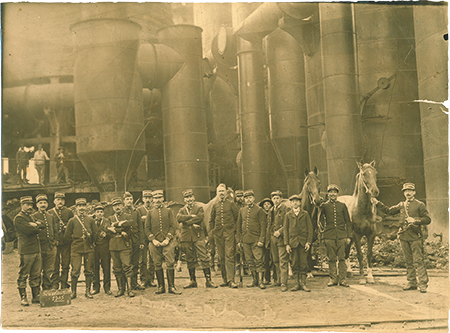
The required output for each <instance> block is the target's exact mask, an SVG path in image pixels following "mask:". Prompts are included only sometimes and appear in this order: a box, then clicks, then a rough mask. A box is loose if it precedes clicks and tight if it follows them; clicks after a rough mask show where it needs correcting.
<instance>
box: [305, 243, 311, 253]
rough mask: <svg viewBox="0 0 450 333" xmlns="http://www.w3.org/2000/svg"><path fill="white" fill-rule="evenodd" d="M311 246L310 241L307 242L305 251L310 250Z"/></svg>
mask: <svg viewBox="0 0 450 333" xmlns="http://www.w3.org/2000/svg"><path fill="white" fill-rule="evenodd" d="M310 247H311V245H310V244H309V243H306V244H305V251H308V250H309V248H310Z"/></svg>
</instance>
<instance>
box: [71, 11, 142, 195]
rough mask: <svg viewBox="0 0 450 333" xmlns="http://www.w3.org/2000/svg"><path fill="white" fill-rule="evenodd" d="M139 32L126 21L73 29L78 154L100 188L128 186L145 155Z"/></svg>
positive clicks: (86, 24)
mask: <svg viewBox="0 0 450 333" xmlns="http://www.w3.org/2000/svg"><path fill="white" fill-rule="evenodd" d="M140 30H141V28H140V26H139V25H138V24H137V23H134V22H132V21H129V20H122V19H93V20H88V21H81V22H79V23H77V24H75V25H74V26H73V27H72V32H73V34H74V36H75V51H76V60H75V66H74V101H75V122H76V135H77V155H78V157H79V159H80V160H81V162H82V163H83V165H84V167H85V168H86V170H87V172H88V173H89V175H90V177H91V178H92V180H93V182H94V183H95V184H96V186H97V187H98V189H99V190H100V192H120V191H124V190H126V187H127V182H128V181H129V180H130V178H131V176H132V173H133V171H134V170H135V169H136V167H137V166H138V165H139V163H140V161H141V159H142V157H143V156H144V154H145V140H144V135H141V134H142V132H143V129H144V115H143V111H142V108H143V105H142V104H143V102H142V82H141V76H140V74H139V71H138V68H139V67H138V57H137V55H138V47H139V34H140Z"/></svg>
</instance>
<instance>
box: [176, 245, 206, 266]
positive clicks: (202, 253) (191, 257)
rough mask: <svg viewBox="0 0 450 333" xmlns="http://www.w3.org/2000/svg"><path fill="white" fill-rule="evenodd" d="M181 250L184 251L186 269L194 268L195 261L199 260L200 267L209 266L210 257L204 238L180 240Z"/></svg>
mask: <svg viewBox="0 0 450 333" xmlns="http://www.w3.org/2000/svg"><path fill="white" fill-rule="evenodd" d="M181 250H182V251H183V252H184V253H186V261H187V267H188V269H195V267H196V266H197V262H200V266H201V267H202V269H205V268H210V267H211V257H210V255H209V252H208V250H207V249H206V243H205V240H198V241H196V242H181Z"/></svg>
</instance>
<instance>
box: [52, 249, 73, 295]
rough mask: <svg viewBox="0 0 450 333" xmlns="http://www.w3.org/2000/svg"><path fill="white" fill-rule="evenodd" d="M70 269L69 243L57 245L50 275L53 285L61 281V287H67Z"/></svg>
mask: <svg viewBox="0 0 450 333" xmlns="http://www.w3.org/2000/svg"><path fill="white" fill-rule="evenodd" d="M69 269H70V244H64V245H59V246H57V248H56V259H55V272H54V274H53V277H52V281H53V286H57V285H58V284H59V283H61V287H68V286H69V285H68V283H67V281H68V279H69Z"/></svg>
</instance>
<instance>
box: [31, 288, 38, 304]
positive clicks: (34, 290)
mask: <svg viewBox="0 0 450 333" xmlns="http://www.w3.org/2000/svg"><path fill="white" fill-rule="evenodd" d="M39 293H40V288H39V287H32V288H31V294H32V295H33V298H32V299H31V303H33V304H39V303H40V300H39Z"/></svg>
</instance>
